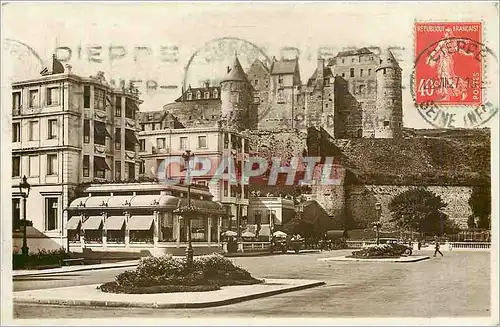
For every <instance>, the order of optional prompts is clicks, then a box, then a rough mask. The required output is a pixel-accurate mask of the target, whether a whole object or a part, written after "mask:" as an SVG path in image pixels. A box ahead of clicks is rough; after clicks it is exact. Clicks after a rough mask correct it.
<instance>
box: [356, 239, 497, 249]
mask: <svg viewBox="0 0 500 327" xmlns="http://www.w3.org/2000/svg"><path fill="white" fill-rule="evenodd" d="M372 244H376V242H374V241H347V248H348V249H361V248H363V247H365V246H367V245H372ZM450 245H451V248H450ZM413 248H414V249H417V242H413ZM441 248H442V249H444V250H450V249H451V251H454V250H456V251H460V250H465V251H467V250H471V251H474V250H476V251H481V250H482V251H487V250H490V249H491V243H489V242H446V243H442V245H441ZM422 250H434V244H433V243H428V244H426V245H425V246H424V247H422Z"/></svg>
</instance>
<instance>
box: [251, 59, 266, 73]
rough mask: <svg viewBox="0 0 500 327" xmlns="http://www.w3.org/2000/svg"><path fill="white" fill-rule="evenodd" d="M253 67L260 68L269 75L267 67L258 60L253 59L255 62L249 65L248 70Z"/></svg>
mask: <svg viewBox="0 0 500 327" xmlns="http://www.w3.org/2000/svg"><path fill="white" fill-rule="evenodd" d="M254 66H260V67H262V68H263V69H264V70H265V71H266V72H267V73H270V70H269V67H267V65H266V64H264V63H263V62H262V61H261V60H260V59H255V61H254V62H253V63H252V65H250V70H251V69H252V67H254Z"/></svg>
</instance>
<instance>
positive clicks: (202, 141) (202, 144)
mask: <svg viewBox="0 0 500 327" xmlns="http://www.w3.org/2000/svg"><path fill="white" fill-rule="evenodd" d="M206 147H207V137H206V136H198V149H204V148H206Z"/></svg>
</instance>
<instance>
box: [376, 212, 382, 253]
mask: <svg viewBox="0 0 500 327" xmlns="http://www.w3.org/2000/svg"><path fill="white" fill-rule="evenodd" d="M375 210H376V211H377V221H376V222H375V232H376V237H377V245H378V244H379V243H380V227H382V223H381V222H380V216H381V213H382V205H381V204H380V202H377V203H375Z"/></svg>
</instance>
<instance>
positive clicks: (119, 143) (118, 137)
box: [115, 128, 122, 150]
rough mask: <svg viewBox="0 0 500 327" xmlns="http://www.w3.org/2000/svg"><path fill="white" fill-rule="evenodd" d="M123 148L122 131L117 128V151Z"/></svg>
mask: <svg viewBox="0 0 500 327" xmlns="http://www.w3.org/2000/svg"><path fill="white" fill-rule="evenodd" d="M121 148H122V129H121V128H115V150H121Z"/></svg>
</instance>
